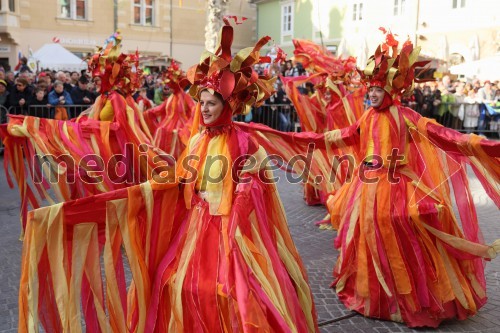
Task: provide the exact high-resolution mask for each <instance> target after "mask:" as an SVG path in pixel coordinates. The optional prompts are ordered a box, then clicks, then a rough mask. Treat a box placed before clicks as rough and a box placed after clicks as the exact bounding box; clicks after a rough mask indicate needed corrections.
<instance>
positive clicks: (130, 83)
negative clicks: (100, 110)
mask: <svg viewBox="0 0 500 333" xmlns="http://www.w3.org/2000/svg"><path fill="white" fill-rule="evenodd" d="M121 41H122V37H121V35H120V32H118V31H117V32H115V33H114V34H113V35H111V36H110V37H109V38H108V39H106V41H105V43H104V46H103V47H98V49H97V52H96V53H95V54H94V55H93V56H92V57H91V58H90V60H89V70H90V72H91V74H92V77H100V78H101V93H107V92H109V91H111V90H118V91H120V92H121V93H122V94H124V95H128V94H132V93H134V92H135V91H136V90H137V89H138V88H139V87H140V86H141V84H142V82H141V80H142V70H141V69H139V53H138V52H136V53H135V54H124V53H120V46H121V45H120V44H121Z"/></svg>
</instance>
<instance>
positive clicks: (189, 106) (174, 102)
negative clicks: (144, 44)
mask: <svg viewBox="0 0 500 333" xmlns="http://www.w3.org/2000/svg"><path fill="white" fill-rule="evenodd" d="M162 76H163V82H164V84H165V85H167V86H168V87H169V88H170V90H171V91H172V93H171V94H170V95H169V96H168V98H167V99H166V100H165V101H164V102H163V103H162V104H160V105H158V106H156V107H154V108H152V109H150V110H146V111H145V112H144V120H145V121H146V123H147V124H148V127H149V130H150V132H151V134H152V136H153V145H154V146H155V147H158V148H160V149H162V150H163V151H165V152H167V153H168V154H170V155H172V156H174V157H175V158H178V157H179V156H180V154H181V153H182V152H183V151H184V149H185V148H186V145H187V142H188V140H189V136H190V133H191V126H192V122H193V119H192V115H193V114H194V108H195V102H194V100H193V98H192V97H191V96H189V95H188V94H187V93H186V92H185V91H184V89H185V88H186V86H187V85H188V84H189V81H188V80H187V78H186V75H185V73H184V71H182V69H181V68H180V67H179V64H178V63H177V62H176V61H175V60H174V59H171V63H170V65H169V66H168V68H167V69H166V70H165V71H164V72H163V73H162Z"/></svg>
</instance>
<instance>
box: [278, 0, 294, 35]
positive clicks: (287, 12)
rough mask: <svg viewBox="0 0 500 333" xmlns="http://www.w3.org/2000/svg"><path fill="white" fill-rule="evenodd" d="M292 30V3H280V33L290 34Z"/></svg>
mask: <svg viewBox="0 0 500 333" xmlns="http://www.w3.org/2000/svg"><path fill="white" fill-rule="evenodd" d="M292 32H293V3H287V4H283V5H281V34H282V35H292Z"/></svg>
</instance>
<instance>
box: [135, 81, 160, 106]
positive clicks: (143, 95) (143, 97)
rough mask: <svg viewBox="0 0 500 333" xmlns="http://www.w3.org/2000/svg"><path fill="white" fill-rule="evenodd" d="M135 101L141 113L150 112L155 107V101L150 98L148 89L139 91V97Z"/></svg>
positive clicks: (143, 88) (144, 88)
mask: <svg viewBox="0 0 500 333" xmlns="http://www.w3.org/2000/svg"><path fill="white" fill-rule="evenodd" d="M135 101H136V103H137V105H138V107H139V111H141V112H144V111H146V110H149V109H151V108H153V107H154V106H155V104H154V103H153V101H151V100H150V99H149V98H148V89H147V88H146V87H142V88H140V89H139V96H137V99H136V100H135Z"/></svg>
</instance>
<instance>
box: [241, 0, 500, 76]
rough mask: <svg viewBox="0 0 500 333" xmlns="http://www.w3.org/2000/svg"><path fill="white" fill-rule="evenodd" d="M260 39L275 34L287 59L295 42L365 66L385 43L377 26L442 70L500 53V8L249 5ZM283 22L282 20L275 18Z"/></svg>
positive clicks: (445, 0)
mask: <svg viewBox="0 0 500 333" xmlns="http://www.w3.org/2000/svg"><path fill="white" fill-rule="evenodd" d="M250 2H251V3H253V4H255V5H256V6H257V13H258V14H257V34H258V36H259V37H260V36H263V35H271V36H272V37H273V38H274V40H275V42H276V43H277V44H279V45H280V46H281V47H282V48H283V49H284V50H285V52H287V53H288V54H289V55H292V54H293V45H292V38H303V39H309V40H313V41H315V42H316V43H318V44H323V45H324V46H326V47H328V48H329V49H330V50H331V51H333V52H334V53H336V54H342V55H352V56H356V57H357V58H358V66H360V67H363V66H364V64H365V63H366V60H367V57H368V56H369V55H370V54H372V53H373V52H374V50H375V48H376V46H377V45H378V44H379V43H380V42H381V41H382V40H383V35H382V33H381V32H380V31H379V29H378V28H379V27H385V28H388V29H391V31H392V32H393V33H395V34H398V35H399V39H400V40H403V39H406V36H408V37H409V38H410V39H411V40H412V42H413V43H414V44H415V45H417V46H421V47H422V52H421V54H422V55H423V56H425V57H427V58H431V59H434V60H435V61H434V62H433V63H434V65H435V66H439V67H443V68H440V70H443V71H446V70H447V67H448V66H451V65H454V64H457V63H460V62H464V61H471V60H478V59H484V58H488V57H491V56H494V55H495V54H498V53H499V52H500V25H499V21H498V16H499V13H500V11H499V9H500V6H499V4H498V1H495V0H474V1H472V0H378V1H370V0H335V1H333V0H332V1H329V0H250ZM277 18H279V19H277Z"/></svg>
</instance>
